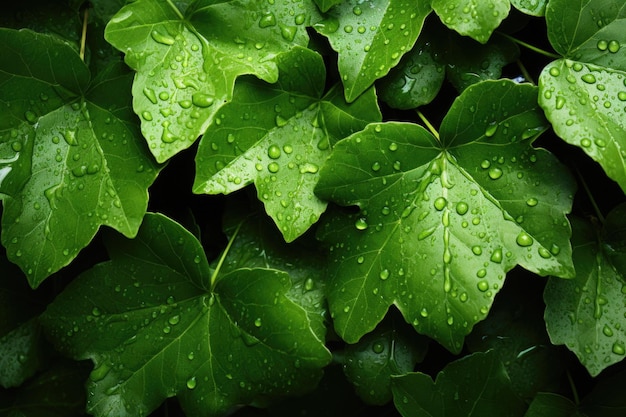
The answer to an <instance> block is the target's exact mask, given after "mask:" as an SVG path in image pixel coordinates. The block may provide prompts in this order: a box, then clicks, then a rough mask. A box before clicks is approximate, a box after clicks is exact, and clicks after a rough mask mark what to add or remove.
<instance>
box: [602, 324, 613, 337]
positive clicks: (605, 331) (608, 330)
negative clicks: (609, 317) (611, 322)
mask: <svg viewBox="0 0 626 417" xmlns="http://www.w3.org/2000/svg"><path fill="white" fill-rule="evenodd" d="M602 333H603V334H604V335H605V336H606V337H611V336H613V329H611V328H610V327H609V326H608V325H607V324H605V325H604V327H603V328H602Z"/></svg>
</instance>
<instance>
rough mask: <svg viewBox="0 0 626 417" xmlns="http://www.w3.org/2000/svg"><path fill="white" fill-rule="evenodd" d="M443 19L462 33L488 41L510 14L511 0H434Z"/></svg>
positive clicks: (435, 8) (482, 41) (438, 13)
mask: <svg viewBox="0 0 626 417" xmlns="http://www.w3.org/2000/svg"><path fill="white" fill-rule="evenodd" d="M432 7H433V10H434V11H435V13H437V16H439V18H440V19H441V21H442V22H443V23H444V24H445V25H446V26H447V27H449V28H450V29H452V30H455V31H457V32H458V33H460V34H461V35H464V36H469V37H471V38H472V39H475V40H477V41H478V42H480V43H486V42H487V41H488V40H489V37H490V36H491V34H492V32H493V31H494V30H495V29H496V28H497V27H498V26H500V23H502V21H503V20H504V19H505V18H506V17H507V16H508V15H509V10H510V8H511V4H510V2H509V0H481V1H476V0H432Z"/></svg>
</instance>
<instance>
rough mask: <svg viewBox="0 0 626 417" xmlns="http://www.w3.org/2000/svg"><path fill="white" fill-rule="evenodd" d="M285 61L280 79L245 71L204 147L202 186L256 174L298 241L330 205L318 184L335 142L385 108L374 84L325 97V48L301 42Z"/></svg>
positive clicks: (241, 183)
mask: <svg viewBox="0 0 626 417" xmlns="http://www.w3.org/2000/svg"><path fill="white" fill-rule="evenodd" d="M277 62H278V66H279V69H280V79H279V81H278V82H277V83H275V84H271V85H270V84H267V83H263V82H262V81H259V80H256V79H243V78H242V79H241V81H240V82H238V83H237V85H236V86H235V92H234V95H233V99H232V101H231V102H230V103H228V104H226V105H225V106H224V107H222V109H220V111H219V112H218V113H217V116H216V119H215V121H214V123H213V125H211V129H210V130H209V131H208V132H207V134H206V135H205V136H204V137H203V138H202V141H201V142H200V146H199V148H198V153H197V156H196V165H197V170H196V179H195V182H194V192H196V193H208V194H218V193H224V194H226V193H231V192H233V191H236V190H239V189H240V188H242V187H245V186H246V185H248V184H250V183H252V182H254V184H255V186H256V189H257V193H258V198H259V200H260V201H262V202H263V204H264V205H265V210H266V211H267V213H268V214H269V215H270V216H271V217H272V219H273V220H274V222H275V223H276V225H277V226H278V228H279V229H280V231H281V233H282V234H283V236H284V238H285V240H287V241H293V240H294V239H295V238H297V237H298V236H300V235H302V234H303V233H304V232H306V231H307V230H308V228H309V227H310V226H311V225H312V224H313V223H315V222H316V221H317V220H318V219H319V217H320V215H321V214H322V213H323V212H324V210H325V209H326V202H325V201H322V200H320V199H319V198H317V197H316V196H315V195H314V194H313V189H314V188H315V185H316V184H317V181H318V179H319V168H320V166H321V165H322V164H323V163H324V161H325V160H326V158H327V157H328V155H330V152H331V146H332V145H333V144H334V143H335V142H336V141H337V140H339V139H342V138H344V137H346V136H348V135H350V134H352V133H354V132H356V131H358V130H361V129H363V128H364V127H365V125H366V124H367V123H369V122H371V121H379V120H380V117H381V116H380V111H379V110H378V105H377V103H376V96H375V94H374V91H373V89H370V90H369V91H368V92H367V93H365V94H363V95H362V97H360V98H359V99H358V100H357V101H355V102H354V103H352V104H350V105H348V104H347V103H346V102H345V100H344V99H343V97H341V96H340V94H341V92H340V91H339V90H338V89H337V88H335V89H332V90H331V91H330V92H329V93H328V94H326V95H325V96H324V97H320V96H321V91H322V90H323V88H324V81H325V69H324V63H323V61H322V58H321V56H319V55H318V54H317V53H315V52H313V51H311V50H309V49H305V48H294V51H292V52H291V53H290V54H288V55H283V56H281V57H279V58H278V59H277ZM261 108H262V109H265V111H259V109H261Z"/></svg>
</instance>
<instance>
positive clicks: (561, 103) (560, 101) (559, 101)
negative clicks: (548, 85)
mask: <svg viewBox="0 0 626 417" xmlns="http://www.w3.org/2000/svg"><path fill="white" fill-rule="evenodd" d="M563 106H565V98H564V97H561V96H558V97H557V98H556V109H557V110H561V109H562V108H563Z"/></svg>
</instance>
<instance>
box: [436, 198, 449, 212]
mask: <svg viewBox="0 0 626 417" xmlns="http://www.w3.org/2000/svg"><path fill="white" fill-rule="evenodd" d="M447 204H448V201H447V200H446V199H445V198H443V197H437V199H436V200H435V202H434V203H433V205H434V206H435V208H436V209H437V210H439V211H441V210H443V209H444V208H445V207H446V205H447Z"/></svg>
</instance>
